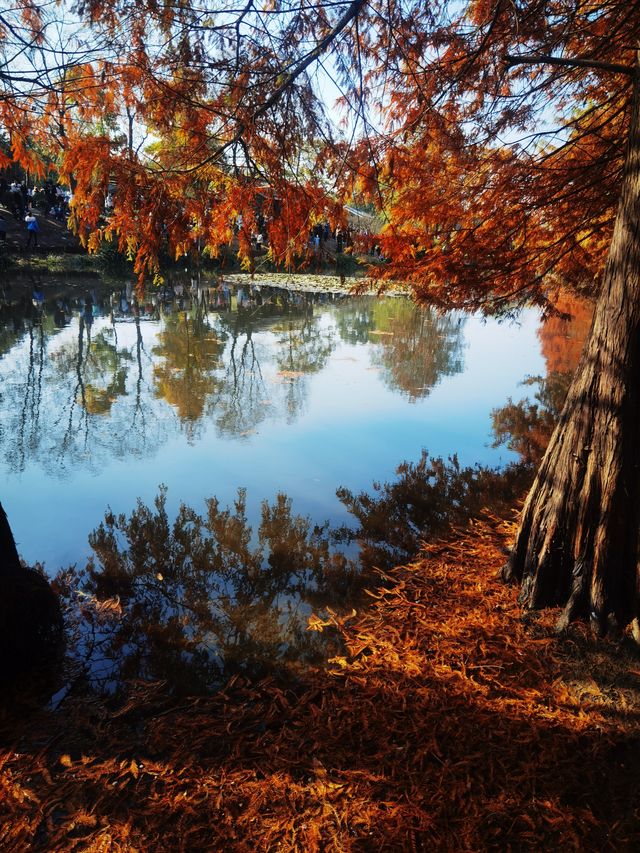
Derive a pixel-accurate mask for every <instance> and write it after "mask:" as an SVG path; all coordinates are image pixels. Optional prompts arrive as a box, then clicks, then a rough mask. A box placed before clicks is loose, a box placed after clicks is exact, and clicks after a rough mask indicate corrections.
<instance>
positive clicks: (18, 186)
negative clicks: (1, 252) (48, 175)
mask: <svg viewBox="0 0 640 853" xmlns="http://www.w3.org/2000/svg"><path fill="white" fill-rule="evenodd" d="M70 201H71V193H70V191H69V190H66V189H64V188H63V187H61V186H59V185H58V184H57V183H55V182H54V181H53V180H51V179H47V180H46V181H44V183H43V184H42V185H41V186H31V187H29V186H28V185H27V183H26V182H25V181H19V180H13V181H11V182H9V180H8V178H5V177H3V176H1V175H0V204H2V205H3V206H4V207H6V209H7V210H8V211H9V212H10V213H11V215H12V216H13V218H14V219H15V220H17V221H18V222H20V221H22V222H24V224H25V229H26V241H25V249H30V248H32V247H33V248H37V247H38V246H39V242H38V235H39V231H40V225H39V222H38V217H37V215H36V210H38V211H39V212H40V213H42V214H43V215H44V216H52V217H53V218H54V219H56V220H57V221H58V222H61V221H63V220H64V219H66V217H67V216H68V214H69V203H70ZM7 228H8V223H7V221H6V220H5V219H4V218H2V216H1V215H0V243H6V240H7Z"/></svg>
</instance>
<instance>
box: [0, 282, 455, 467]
mask: <svg viewBox="0 0 640 853" xmlns="http://www.w3.org/2000/svg"><path fill="white" fill-rule="evenodd" d="M178 294H179V295H178ZM45 297H46V298H45ZM0 307H1V311H2V314H1V315H0V320H1V324H0V346H1V347H2V349H1V350H0V379H1V380H2V381H1V383H0V386H1V388H2V391H1V393H2V399H3V410H2V414H0V434H1V435H3V436H4V437H5V438H4V452H5V456H6V458H7V460H8V462H9V465H10V468H11V469H12V470H24V469H25V467H26V466H27V465H29V464H31V463H32V462H34V461H36V460H37V461H38V462H39V463H40V465H42V466H43V467H44V468H45V469H46V470H47V471H49V472H50V473H52V474H55V475H57V476H64V475H65V473H66V471H67V470H70V469H73V468H76V467H78V466H88V467H90V468H92V469H94V470H96V471H97V470H99V467H100V465H101V464H103V463H104V462H105V461H106V460H107V459H108V458H109V457H111V458H116V459H117V458H126V457H127V456H129V455H134V456H140V455H144V454H148V453H153V452H155V451H157V449H158V448H159V447H160V446H161V445H162V444H163V443H165V442H166V441H168V440H169V439H170V438H171V437H172V436H173V435H175V434H176V432H177V431H179V430H180V429H182V430H184V431H185V433H186V434H187V437H188V439H189V440H190V441H194V440H195V437H196V435H197V434H198V431H199V430H203V429H204V428H206V427H207V426H208V425H210V424H213V425H214V426H215V429H216V431H217V432H218V434H219V435H221V436H225V437H233V438H243V437H244V436H248V435H251V434H252V433H253V432H254V431H255V430H256V428H257V427H258V426H259V424H260V423H261V422H263V421H264V420H265V419H270V420H273V419H278V418H283V419H284V420H285V421H286V422H287V423H292V422H293V421H295V420H296V419H297V418H298V417H299V415H300V414H301V413H302V412H303V411H304V410H305V406H306V400H307V394H308V383H309V381H310V378H311V377H312V376H314V375H317V374H319V373H320V372H321V371H323V370H324V368H325V367H326V366H327V364H328V362H329V360H330V358H331V356H332V354H333V353H334V352H335V350H336V348H337V347H338V346H339V345H341V344H342V343H343V342H345V343H347V344H349V343H351V344H352V343H354V342H357V343H363V344H364V343H366V344H367V345H368V346H369V347H373V350H374V352H373V355H372V359H373V363H374V365H375V366H377V367H378V368H379V369H380V373H381V376H382V377H383V379H384V382H385V384H387V385H388V386H389V387H390V388H392V389H394V390H400V391H402V392H403V393H405V394H407V395H409V397H410V399H416V398H418V397H424V396H426V395H427V394H428V393H429V390H430V389H431V388H432V387H433V386H434V385H435V384H436V383H437V382H438V379H439V377H441V376H444V375H449V374H451V373H454V372H456V371H459V370H460V369H461V367H462V360H461V350H462V345H461V340H462V336H461V332H462V326H461V323H460V322H459V321H458V320H457V319H456V318H445V317H439V316H437V315H435V314H433V313H432V312H430V311H428V310H419V309H416V307H415V306H414V305H412V304H411V303H410V302H409V301H408V300H404V299H394V300H386V301H379V300H376V299H374V298H366V297H359V298H358V299H349V298H345V297H341V296H334V295H331V296H329V295H326V294H308V293H294V292H289V291H286V290H281V289H277V288H273V287H268V286H264V285H263V286H257V285H243V286H231V285H229V284H226V283H224V282H222V283H216V282H211V283H210V284H209V285H207V286H204V285H203V284H202V283H198V284H197V285H196V286H195V287H194V288H193V289H192V290H189V288H184V286H183V285H178V284H177V283H176V285H175V288H171V287H166V288H164V290H162V291H160V292H158V293H156V294H151V295H150V296H149V298H148V299H146V300H145V301H144V302H143V303H142V304H140V305H138V303H137V301H136V299H135V298H134V296H133V294H132V290H131V286H130V285H128V286H127V287H126V288H125V287H124V286H123V287H122V288H121V289H119V290H116V291H114V290H113V288H106V287H101V286H99V285H97V284H96V283H92V284H91V286H90V287H87V286H80V287H75V288H74V287H63V286H58V285H55V286H52V285H51V284H48V285H47V287H46V288H45V287H43V286H42V285H41V284H40V283H39V282H38V281H34V282H31V283H30V285H27V287H23V288H17V287H16V288H15V293H14V294H13V296H12V297H11V299H9V298H6V299H5V300H4V302H3V303H2V304H1V306H0ZM3 352H4V357H2V353H3ZM45 401H46V405H43V403H44V402H45ZM9 437H11V440H10V443H9ZM16 449H17V452H16Z"/></svg>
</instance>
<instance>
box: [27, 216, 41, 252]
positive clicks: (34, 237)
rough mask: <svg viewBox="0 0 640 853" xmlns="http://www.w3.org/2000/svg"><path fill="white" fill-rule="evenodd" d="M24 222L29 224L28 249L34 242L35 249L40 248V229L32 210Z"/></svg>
mask: <svg viewBox="0 0 640 853" xmlns="http://www.w3.org/2000/svg"><path fill="white" fill-rule="evenodd" d="M24 221H25V222H26V223H27V244H26V247H25V248H27V249H30V248H31V242H32V241H33V247H34V249H37V248H38V231H39V230H40V227H39V225H38V220H37V219H36V216H35V214H34V212H33V211H32V210H30V211H29V212H28V213H27V215H26V216H25V218H24Z"/></svg>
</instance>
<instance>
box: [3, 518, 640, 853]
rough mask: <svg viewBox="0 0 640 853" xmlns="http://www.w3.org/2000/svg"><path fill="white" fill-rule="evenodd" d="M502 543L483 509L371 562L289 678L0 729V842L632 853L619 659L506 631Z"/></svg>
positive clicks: (634, 834)
mask: <svg viewBox="0 0 640 853" xmlns="http://www.w3.org/2000/svg"><path fill="white" fill-rule="evenodd" d="M511 535H512V529H511V524H505V523H503V522H500V521H498V520H497V519H495V518H492V517H488V518H486V519H485V520H484V521H482V522H477V523H475V524H473V525H472V526H471V527H469V528H468V529H467V530H465V531H458V532H457V534H456V537H455V541H449V542H440V543H436V544H433V545H431V546H429V547H428V548H427V549H426V550H425V551H424V552H423V553H422V555H421V556H420V558H419V559H418V560H417V561H416V562H414V563H412V564H410V565H408V566H406V567H400V568H397V569H394V570H393V571H391V572H390V574H389V575H388V576H386V577H385V578H384V579H383V580H384V586H383V587H381V588H380V589H378V590H377V591H373V592H372V594H371V601H372V604H371V607H370V609H369V610H368V612H364V613H361V614H359V615H356V616H355V617H354V616H352V617H350V618H347V619H344V620H340V619H337V618H335V619H332V620H329V621H330V623H331V624H332V625H335V624H337V625H338V627H339V631H340V632H341V634H342V635H343V638H344V641H345V644H346V652H345V654H344V656H343V657H339V658H335V659H333V660H330V661H329V662H328V665H327V667H326V669H319V670H315V671H311V672H309V673H308V674H307V675H306V676H303V677H302V679H301V680H300V681H299V682H298V684H297V685H296V686H295V687H291V688H289V689H287V688H284V687H283V686H282V685H280V686H278V685H277V684H276V683H275V682H274V681H272V680H265V681H262V682H260V683H258V684H251V683H249V682H246V681H242V680H240V679H232V681H231V682H230V683H229V684H227V686H226V687H225V688H224V689H223V690H222V691H221V692H220V693H219V694H217V695H215V696H213V697H210V698H199V699H196V698H194V699H190V700H175V699H174V700H171V699H169V698H168V697H167V693H166V691H165V690H164V689H163V686H162V685H161V684H155V685H154V684H144V683H136V684H132V685H131V686H130V696H129V699H128V701H127V702H126V703H125V704H124V705H123V706H122V707H120V708H119V709H118V710H115V711H114V709H113V708H108V707H107V706H105V705H104V704H102V703H101V702H99V701H97V700H91V699H87V698H86V697H83V696H81V695H78V696H76V697H74V696H69V697H68V698H67V699H66V700H65V701H64V703H63V706H62V707H61V709H60V710H59V711H58V712H56V713H52V712H47V711H41V712H39V713H36V714H33V715H32V716H30V717H29V718H26V719H25V718H22V719H21V720H20V721H19V722H17V723H16V721H15V720H13V721H9V720H7V723H8V725H7V727H6V730H5V732H4V733H3V743H4V744H5V746H4V747H3V749H2V751H1V752H0V768H1V771H0V791H1V794H0V827H1V828H0V845H1V846H2V849H3V850H7V851H18V850H20V851H21V850H26V849H29V850H34V851H35V850H56V851H66V850H120V851H125V850H126V851H129V850H135V849H137V850H140V849H170V850H185V851H192V850H213V849H215V850H223V849H224V850H248V849H252V848H253V849H258V850H265V851H267V850H274V851H275V850H282V851H285V850H297V851H305V853H311V851H320V850H323V851H329V850H334V851H338V850H342V851H346V850H362V849H367V850H380V851H384V850H389V851H390V850H412V849H423V848H425V849H441V850H442V849H448V850H480V849H509V848H511V849H537V850H541V849H579V850H594V851H595V850H598V851H601V850H606V849H611V850H621V849H632V848H633V847H634V846H635V845H636V844H637V842H638V840H639V830H638V826H639V817H640V815H639V813H638V798H637V791H638V783H639V782H640V778H639V773H640V770H639V765H638V761H637V742H638V734H639V732H638V714H637V708H638V699H639V690H640V668H639V667H638V664H637V661H634V659H633V658H631V657H627V656H625V655H624V654H623V655H622V656H621V655H620V651H619V649H618V648H617V647H614V646H609V645H607V644H604V643H603V644H600V645H599V646H594V645H593V644H592V643H591V641H589V640H587V638H586V634H585V629H584V628H583V627H582V626H580V625H576V626H572V628H571V629H570V632H569V633H568V634H567V636H566V637H565V638H564V639H563V640H559V639H558V638H557V637H556V636H555V634H554V632H553V630H552V628H551V620H550V619H549V618H548V617H547V616H544V617H540V618H533V617H530V618H528V619H527V620H523V619H522V617H521V614H520V611H519V608H518V607H517V605H516V602H515V594H514V592H513V590H511V589H509V588H507V587H505V586H504V585H503V584H501V583H500V582H499V581H498V580H497V578H496V573H497V568H498V566H499V565H500V563H501V562H502V560H503V556H502V548H503V547H504V543H505V541H506V540H507V539H508V538H509V537H510V536H511ZM326 624H327V622H326V621H323V620H321V619H319V618H317V617H313V618H311V620H310V623H309V625H310V628H311V629H312V630H322V629H323V628H324V626H325V625H326ZM7 733H8V736H7Z"/></svg>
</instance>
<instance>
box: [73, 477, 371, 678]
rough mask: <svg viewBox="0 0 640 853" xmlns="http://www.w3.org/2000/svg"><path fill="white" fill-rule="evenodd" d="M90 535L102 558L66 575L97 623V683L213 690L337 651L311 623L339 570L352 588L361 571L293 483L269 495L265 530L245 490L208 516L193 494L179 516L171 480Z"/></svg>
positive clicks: (213, 503) (212, 506) (81, 609)
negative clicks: (299, 505)
mask: <svg viewBox="0 0 640 853" xmlns="http://www.w3.org/2000/svg"><path fill="white" fill-rule="evenodd" d="M90 542H91V545H92V548H93V549H94V552H95V555H96V560H95V562H93V561H92V562H91V563H90V564H89V565H88V566H87V568H86V570H84V571H77V570H70V571H69V572H67V573H65V574H64V575H61V576H59V578H58V581H57V583H58V585H59V586H60V587H61V588H62V589H63V590H64V591H65V595H66V597H67V601H68V603H69V606H70V609H71V610H73V609H74V608H73V604H74V603H75V605H76V609H75V612H76V615H77V616H79V618H81V619H83V620H85V622H86V623H87V624H88V625H90V626H91V629H92V642H91V654H90V661H89V665H90V669H91V676H92V677H93V678H94V680H96V682H97V683H98V682H100V681H101V679H102V680H103V681H104V682H107V683H109V684H112V685H113V684H115V683H117V682H118V681H120V680H122V679H130V678H147V679H148V678H151V679H154V678H167V679H169V680H170V682H171V684H172V687H173V688H174V689H176V690H178V691H203V690H206V689H209V688H211V687H212V686H214V685H215V684H217V683H219V681H220V680H221V679H223V678H227V677H229V676H230V675H231V674H234V673H243V672H244V673H251V674H252V675H254V676H256V675H260V674H265V673H267V672H269V673H274V672H275V673H277V672H284V671H285V670H286V671H288V672H289V673H290V672H291V670H292V669H293V670H295V668H296V667H297V666H299V665H301V664H304V663H308V662H310V661H313V660H317V659H318V658H319V655H320V654H321V652H323V651H326V643H325V638H324V637H322V638H319V637H318V635H317V634H311V633H310V632H308V631H306V630H305V629H306V615H307V614H308V613H309V612H310V606H311V604H312V603H313V604H314V605H318V604H321V603H322V602H323V600H324V596H326V594H327V590H328V589H329V588H332V587H333V586H334V583H333V581H334V579H336V578H339V579H340V583H341V585H342V586H341V590H342V593H343V594H346V592H347V588H348V586H349V584H350V583H353V582H354V580H355V571H354V567H353V565H352V564H351V563H350V561H349V560H347V559H346V558H345V557H343V556H342V555H340V554H337V553H333V552H332V550H331V547H330V542H329V536H328V534H327V533H326V531H325V530H324V529H323V528H318V527H312V526H311V524H310V522H309V520H308V519H305V518H302V517H300V516H295V515H293V513H292V510H291V503H290V501H289V500H288V499H287V498H286V497H285V496H284V495H279V496H278V497H277V498H276V500H275V501H274V503H272V504H269V503H267V502H265V503H263V505H262V517H261V521H260V525H259V529H258V536H257V542H256V541H255V538H254V536H253V531H252V528H251V526H250V525H249V524H248V522H247V517H246V512H245V495H244V492H243V491H239V493H238V497H237V499H236V501H235V504H234V506H233V508H231V509H229V508H227V509H222V508H221V507H220V506H219V504H218V502H217V500H215V499H212V500H210V501H208V505H207V513H206V515H204V516H201V515H199V514H198V513H196V512H194V511H193V510H192V509H190V508H189V507H186V506H184V505H183V506H181V508H180V510H179V513H178V515H177V517H176V519H175V521H174V522H173V523H171V522H170V521H169V518H168V516H167V513H166V509H165V494H164V492H161V493H160V495H159V496H158V497H157V499H156V502H155V507H154V508H153V509H150V508H149V507H147V506H145V505H144V504H142V503H138V506H137V508H136V509H135V511H134V512H133V513H132V514H131V516H130V517H129V518H126V517H125V516H123V515H121V516H118V517H115V516H114V515H112V514H107V516H106V518H105V521H104V523H102V524H101V525H100V527H99V528H98V529H97V530H95V531H94V533H93V534H92V535H91V537H90ZM79 588H82V589H83V592H82V594H81V595H80V597H77V595H78V594H77V590H78V589H79ZM98 602H101V603H98ZM92 603H93V606H92ZM85 635H86V625H85ZM85 642H86V640H85Z"/></svg>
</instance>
